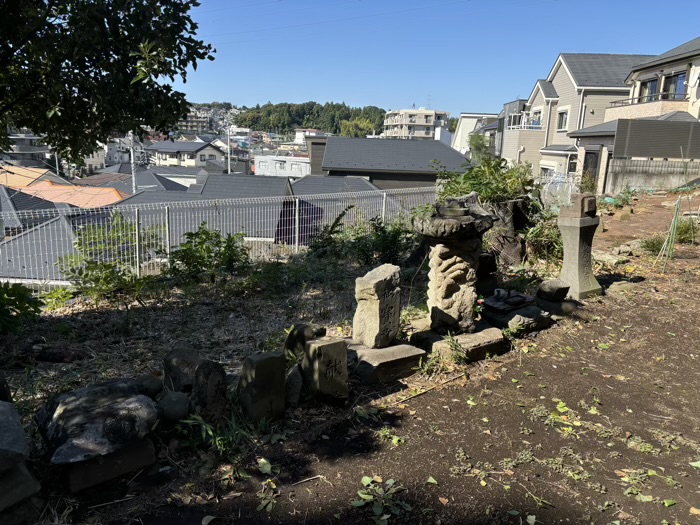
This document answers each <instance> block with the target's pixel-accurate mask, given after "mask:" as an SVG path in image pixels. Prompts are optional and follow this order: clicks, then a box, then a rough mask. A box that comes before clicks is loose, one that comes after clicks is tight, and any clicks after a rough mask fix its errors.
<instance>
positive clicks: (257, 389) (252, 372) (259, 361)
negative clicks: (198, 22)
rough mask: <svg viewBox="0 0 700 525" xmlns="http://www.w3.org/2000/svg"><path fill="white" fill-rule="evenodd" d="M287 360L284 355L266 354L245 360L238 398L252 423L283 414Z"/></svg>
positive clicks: (275, 417) (254, 355)
mask: <svg viewBox="0 0 700 525" xmlns="http://www.w3.org/2000/svg"><path fill="white" fill-rule="evenodd" d="M285 368H286V367H285V360H284V354H283V353H282V352H263V353H260V354H253V355H251V356H248V357H246V358H245V360H244V361H243V370H242V371H241V379H240V381H239V383H238V398H239V400H240V402H241V406H242V407H243V411H244V412H245V414H246V416H248V418H249V419H251V420H252V421H255V422H258V421H261V420H263V419H265V420H272V419H278V418H280V417H282V416H283V415H284V373H285Z"/></svg>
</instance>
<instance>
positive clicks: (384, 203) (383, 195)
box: [382, 192, 386, 224]
mask: <svg viewBox="0 0 700 525" xmlns="http://www.w3.org/2000/svg"><path fill="white" fill-rule="evenodd" d="M384 222H386V192H382V224H384Z"/></svg>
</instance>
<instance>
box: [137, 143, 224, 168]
mask: <svg viewBox="0 0 700 525" xmlns="http://www.w3.org/2000/svg"><path fill="white" fill-rule="evenodd" d="M146 151H148V152H149V153H151V154H152V158H153V161H154V163H155V165H156V166H183V167H188V168H197V167H203V166H206V164H207V160H219V161H223V160H225V157H224V152H223V151H222V150H221V149H220V148H218V147H216V146H214V145H212V144H210V143H206V142H186V141H179V140H177V141H170V140H164V141H161V142H156V143H154V144H151V145H150V146H148V147H147V148H146Z"/></svg>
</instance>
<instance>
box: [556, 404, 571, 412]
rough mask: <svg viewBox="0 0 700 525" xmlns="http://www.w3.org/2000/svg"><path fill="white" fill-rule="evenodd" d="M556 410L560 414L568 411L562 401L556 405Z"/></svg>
mask: <svg viewBox="0 0 700 525" xmlns="http://www.w3.org/2000/svg"><path fill="white" fill-rule="evenodd" d="M557 410H558V411H559V412H561V413H562V414H565V413H567V412H568V411H569V407H567V406H566V403H564V402H563V401H559V403H558V404H557Z"/></svg>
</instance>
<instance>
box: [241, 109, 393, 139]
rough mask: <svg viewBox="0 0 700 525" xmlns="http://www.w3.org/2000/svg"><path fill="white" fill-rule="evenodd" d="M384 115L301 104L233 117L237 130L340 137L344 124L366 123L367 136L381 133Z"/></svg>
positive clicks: (373, 110)
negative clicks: (312, 131) (299, 131)
mask: <svg viewBox="0 0 700 525" xmlns="http://www.w3.org/2000/svg"><path fill="white" fill-rule="evenodd" d="M385 115H386V111H384V110H383V109H381V108H378V107H375V106H365V107H363V108H353V107H350V106H347V105H345V104H344V103H340V104H339V103H336V102H327V103H325V104H323V105H321V104H319V103H318V102H303V103H301V104H289V103H286V102H283V103H281V104H272V103H270V102H268V103H267V104H265V105H263V106H260V105H257V106H255V107H254V108H250V109H248V110H247V111H246V112H245V113H243V114H241V115H238V117H236V123H237V124H238V125H239V126H243V127H246V128H252V129H255V130H258V131H273V132H276V133H288V132H290V131H292V130H293V129H294V128H315V129H320V130H322V131H327V132H329V133H336V134H339V133H341V131H342V130H341V125H342V122H343V121H353V120H357V119H367V120H368V121H369V122H370V124H371V125H370V126H367V129H368V130H369V131H368V132H369V133H371V130H376V132H377V133H379V132H381V130H382V128H383V126H384V116H385Z"/></svg>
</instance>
